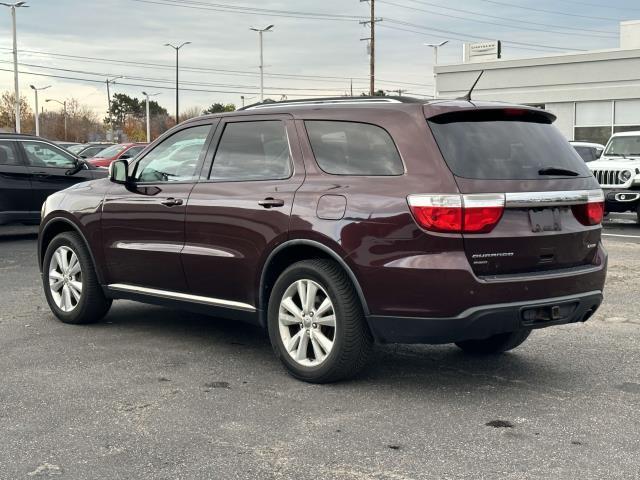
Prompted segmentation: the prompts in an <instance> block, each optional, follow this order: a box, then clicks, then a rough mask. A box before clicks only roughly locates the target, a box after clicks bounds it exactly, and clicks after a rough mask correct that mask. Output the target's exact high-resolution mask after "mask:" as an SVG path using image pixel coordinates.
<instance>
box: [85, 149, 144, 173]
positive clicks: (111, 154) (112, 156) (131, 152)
mask: <svg viewBox="0 0 640 480" xmlns="http://www.w3.org/2000/svg"><path fill="white" fill-rule="evenodd" d="M147 145H148V143H118V144H116V145H111V146H110V147H107V148H105V149H104V150H102V151H101V152H100V153H98V154H97V155H96V156H95V157H93V158H89V159H87V162H89V163H90V164H91V165H93V166H94V167H104V168H106V167H108V166H109V164H110V163H111V162H113V161H114V160H126V159H128V158H133V157H135V156H136V155H138V154H139V153H140V152H141V151H142V150H144V148H145V147H146V146H147Z"/></svg>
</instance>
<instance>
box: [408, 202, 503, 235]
mask: <svg viewBox="0 0 640 480" xmlns="http://www.w3.org/2000/svg"><path fill="white" fill-rule="evenodd" d="M407 200H408V202H409V208H410V209H411V213H412V214H413V216H414V218H415V219H416V222H417V223H418V225H420V226H421V227H422V228H424V229H425V230H430V231H433V232H445V233H488V232H490V231H491V230H493V228H494V227H495V226H496V225H497V224H498V222H499V221H500V218H501V217H502V212H503V211H504V195H503V194H498V193H487V194H484V193H482V194H474V195H409V197H407Z"/></svg>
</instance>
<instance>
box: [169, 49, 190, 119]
mask: <svg viewBox="0 0 640 480" xmlns="http://www.w3.org/2000/svg"><path fill="white" fill-rule="evenodd" d="M189 44H191V42H182V44H180V45H178V46H177V47H176V46H175V45H171V44H170V43H165V44H164V46H165V47H171V48H173V49H174V50H175V51H176V125H178V124H179V123H180V107H179V104H178V99H179V94H178V57H179V54H178V52H179V51H180V49H181V48H182V47H184V46H185V45H189Z"/></svg>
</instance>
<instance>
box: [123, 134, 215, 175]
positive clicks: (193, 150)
mask: <svg viewBox="0 0 640 480" xmlns="http://www.w3.org/2000/svg"><path fill="white" fill-rule="evenodd" d="M210 130H211V125H201V126H199V127H191V128H185V129H184V130H180V131H179V132H177V133H174V134H173V135H171V136H170V137H169V138H166V139H165V140H163V141H162V142H161V143H159V144H158V145H156V147H155V148H154V149H153V150H151V151H150V152H149V153H147V154H146V155H145V156H144V157H143V158H142V159H141V160H140V161H139V162H138V163H137V165H136V173H135V175H134V176H135V177H136V179H137V180H139V181H141V182H179V181H189V180H194V179H195V178H196V176H197V173H198V172H197V171H198V166H199V165H200V155H201V153H202V151H203V150H204V144H205V142H206V140H207V136H208V135H209V131H210Z"/></svg>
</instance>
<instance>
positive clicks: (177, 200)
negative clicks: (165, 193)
mask: <svg viewBox="0 0 640 480" xmlns="http://www.w3.org/2000/svg"><path fill="white" fill-rule="evenodd" d="M160 203H161V204H162V205H165V206H167V207H175V206H176V205H182V199H181V198H173V197H169V198H167V199H166V200H162V201H161V202H160Z"/></svg>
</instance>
